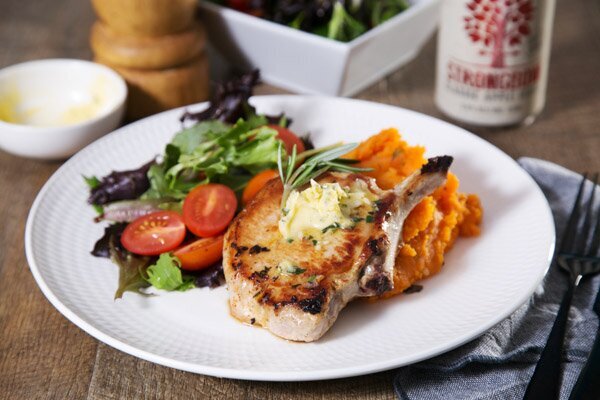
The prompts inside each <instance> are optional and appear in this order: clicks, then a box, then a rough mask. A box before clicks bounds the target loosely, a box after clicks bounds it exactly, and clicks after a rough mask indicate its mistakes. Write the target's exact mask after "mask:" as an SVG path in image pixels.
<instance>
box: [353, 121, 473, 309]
mask: <svg viewBox="0 0 600 400" xmlns="http://www.w3.org/2000/svg"><path fill="white" fill-rule="evenodd" d="M424 153H425V148H424V147H422V146H410V145H409V144H408V143H406V142H405V141H404V140H402V138H401V137H400V134H399V133H398V131H397V130H396V129H393V128H391V129H386V130H383V131H381V132H380V133H379V134H377V135H374V136H372V137H370V138H369V139H367V140H366V141H364V142H363V143H361V144H360V145H359V146H358V147H357V148H356V149H355V150H353V151H352V152H351V153H349V154H348V155H347V157H348V158H354V159H357V160H360V163H359V166H362V167H369V168H373V171H371V172H368V173H366V175H369V176H371V177H373V178H375V179H376V181H377V184H378V185H379V186H380V187H381V188H382V189H390V188H392V187H394V186H395V185H397V184H398V183H400V182H401V181H402V180H403V179H404V178H406V177H407V176H408V175H410V174H411V173H412V172H414V171H415V170H417V169H418V168H420V167H421V165H423V164H425V163H426V161H427V160H426V159H425V157H424ZM458 188H459V180H458V178H457V177H456V175H454V174H452V173H448V180H447V182H446V184H445V185H444V186H442V187H440V188H439V189H438V190H436V191H435V192H434V193H433V195H431V196H429V197H427V198H425V199H424V200H423V201H421V203H420V204H419V205H417V207H415V208H414V209H413V211H412V212H411V213H410V215H409V217H408V218H407V220H406V222H405V225H404V230H403V232H402V236H403V242H404V244H403V245H402V247H401V248H400V249H399V251H398V255H397V257H396V268H395V274H394V289H393V290H392V291H390V292H387V293H385V294H384V295H383V296H382V297H384V298H387V297H391V296H393V295H396V294H398V293H401V292H403V291H404V290H406V289H407V288H409V287H410V286H411V285H412V284H413V283H414V282H416V281H418V280H420V279H423V278H426V277H428V276H431V275H433V274H436V273H437V272H439V271H440V269H441V267H442V265H443V264H444V254H445V253H446V252H447V251H448V250H450V249H451V248H452V245H453V244H454V241H455V240H456V238H457V237H458V236H477V235H479V232H480V225H481V219H482V216H483V209H482V207H481V203H480V201H479V197H477V195H474V194H465V193H460V192H459V191H458Z"/></svg>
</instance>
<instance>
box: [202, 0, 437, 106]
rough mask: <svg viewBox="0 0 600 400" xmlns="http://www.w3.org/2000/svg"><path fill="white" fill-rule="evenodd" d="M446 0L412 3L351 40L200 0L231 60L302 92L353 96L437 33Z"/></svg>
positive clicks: (212, 34) (217, 44)
mask: <svg viewBox="0 0 600 400" xmlns="http://www.w3.org/2000/svg"><path fill="white" fill-rule="evenodd" d="M440 4H441V0H414V1H411V7H410V8H409V9H407V10H406V11H404V12H402V13H400V14H399V15H397V16H395V17H393V18H392V19H390V20H389V21H387V22H385V23H383V24H381V25H379V26H377V27H375V28H373V29H371V30H370V31H369V32H367V33H365V34H363V35H361V36H359V37H358V38H356V39H354V40H353V41H351V42H348V43H342V42H338V41H335V40H331V39H327V38H323V37H320V36H318V35H315V34H312V33H307V32H302V31H299V30H296V29H293V28H289V27H287V26H285V25H280V24H277V23H274V22H271V21H267V20H263V19H260V18H257V17H254V16H251V15H247V14H244V13H241V12H238V11H235V10H232V9H229V8H225V7H221V6H219V5H216V4H213V3H208V2H205V1H204V2H201V3H200V8H201V17H202V20H203V23H204V25H205V27H206V29H207V31H208V35H209V39H210V41H211V44H212V46H213V47H214V48H215V49H216V50H217V51H218V52H219V53H221V54H222V55H223V56H224V57H225V58H226V59H227V60H228V61H229V62H230V63H232V65H234V66H239V67H240V68H246V69H247V68H259V69H260V71H261V77H262V79H263V80H264V81H265V82H267V83H270V84H273V85H275V86H279V87H281V88H284V89H288V90H291V91H294V92H298V93H307V94H324V95H330V96H352V95H354V94H355V93H357V92H359V91H360V90H362V89H364V88H366V87H367V86H369V85H371V84H372V83H374V82H376V81H377V80H379V79H381V78H382V77H384V76H386V75H387V74H389V73H391V72H392V71H394V70H395V69H396V68H398V67H400V66H401V65H404V64H406V63H407V62H409V61H410V60H412V59H413V58H414V57H415V56H416V55H417V54H418V52H419V50H420V49H421V47H422V46H423V45H424V44H425V42H426V41H427V39H428V38H429V37H430V36H431V35H432V34H433V32H434V30H435V28H436V26H437V22H438V15H439V6H440Z"/></svg>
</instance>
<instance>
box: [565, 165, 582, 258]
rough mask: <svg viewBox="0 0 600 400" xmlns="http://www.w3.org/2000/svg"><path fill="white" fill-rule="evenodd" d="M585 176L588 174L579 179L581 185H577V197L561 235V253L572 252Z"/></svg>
mask: <svg viewBox="0 0 600 400" xmlns="http://www.w3.org/2000/svg"><path fill="white" fill-rule="evenodd" d="M587 175H588V174H587V172H586V173H584V174H583V176H582V177H581V184H580V185H579V190H578V191H577V197H576V198H575V203H574V204H573V209H572V210H571V215H570V216H569V222H567V227H566V228H565V231H564V232H563V235H562V239H561V245H560V252H561V253H564V252H571V251H572V248H573V241H574V240H575V232H576V230H577V221H578V220H579V203H580V202H581V196H582V195H583V188H584V187H585V181H586V179H587Z"/></svg>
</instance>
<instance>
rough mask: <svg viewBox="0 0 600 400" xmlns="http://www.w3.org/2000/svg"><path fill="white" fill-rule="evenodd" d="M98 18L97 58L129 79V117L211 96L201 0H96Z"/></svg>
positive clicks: (94, 31) (94, 41) (94, 44)
mask: <svg viewBox="0 0 600 400" xmlns="http://www.w3.org/2000/svg"><path fill="white" fill-rule="evenodd" d="M92 4H93V6H94V9H95V11H96V15H97V16H98V18H99V20H98V21H96V23H94V25H93V26H92V29H91V34H90V44H91V47H92V51H93V53H94V60H95V61H96V62H99V63H101V64H105V65H107V66H109V67H111V68H113V69H114V70H116V71H117V72H118V73H119V74H121V76H122V77H123V78H124V79H125V80H126V81H127V85H128V88H129V98H128V101H127V119H129V120H133V119H138V118H142V117H145V116H148V115H151V114H155V113H158V112H161V111H164V110H168V109H171V108H175V107H180V106H184V105H187V104H192V103H197V102H201V101H204V100H206V99H208V90H209V76H208V61H207V57H206V52H205V44H206V37H205V34H204V29H203V28H202V26H201V25H200V24H199V23H198V21H197V20H196V18H195V16H196V7H197V0H92Z"/></svg>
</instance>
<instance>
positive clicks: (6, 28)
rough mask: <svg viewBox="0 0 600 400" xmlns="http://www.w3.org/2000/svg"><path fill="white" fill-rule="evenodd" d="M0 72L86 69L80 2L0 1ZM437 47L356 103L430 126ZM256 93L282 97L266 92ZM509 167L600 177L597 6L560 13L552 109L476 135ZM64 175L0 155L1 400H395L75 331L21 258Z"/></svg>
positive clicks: (345, 384) (371, 383)
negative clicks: (126, 347)
mask: <svg viewBox="0 0 600 400" xmlns="http://www.w3.org/2000/svg"><path fill="white" fill-rule="evenodd" d="M0 10H1V11H0V43H2V45H1V46H0V68H1V67H5V66H8V65H11V64H15V63H18V62H22V61H26V60H33V59H39V58H49V57H67V58H69V57H71V58H83V59H89V58H91V53H90V50H89V48H88V41H87V37H88V30H89V27H90V25H91V23H92V21H93V19H94V15H93V13H92V10H91V7H90V4H89V2H87V1H84V0H53V1H44V2H41V1H18V0H0ZM434 65H435V41H434V40H431V41H430V42H429V43H428V45H427V46H426V47H425V48H424V49H423V51H422V53H421V54H420V55H419V56H418V58H417V59H416V60H414V61H413V62H411V63H410V64H409V65H407V66H406V67H404V68H402V69H401V70H399V71H397V72H395V73H394V74H392V75H390V76H389V77H387V78H386V79H384V80H382V81H380V82H378V83H376V84H375V85H373V86H372V87H370V88H368V89H367V90H365V91H363V92H362V93H360V94H359V95H358V96H357V97H358V98H361V99H367V100H373V101H377V102H381V103H387V104H393V105H398V106H402V107H406V108H410V109H413V110H417V111H420V112H423V113H426V114H430V115H433V116H436V117H441V118H443V116H442V115H441V114H440V113H439V111H438V110H437V109H436V108H435V106H434V104H433V85H434V80H433V76H434ZM258 92H259V93H261V94H264V93H276V92H281V91H280V90H278V89H276V88H272V87H269V86H266V85H263V86H261V87H260V88H259V90H258ZM473 131H474V132H475V133H477V134H479V135H480V136H481V137H483V138H485V139H486V140H488V141H490V142H492V143H493V144H495V145H496V146H498V147H499V148H501V149H502V150H504V151H505V152H506V153H508V154H510V155H511V156H513V157H519V156H533V157H539V158H544V159H547V160H551V161H554V162H556V163H559V164H562V165H564V166H566V167H568V168H571V169H575V170H579V171H583V170H596V171H598V170H600V2H598V0H571V1H561V2H559V5H558V9H557V16H556V23H555V30H554V39H553V46H552V61H551V68H550V82H549V89H548V101H547V107H546V110H545V112H544V113H543V114H542V115H541V116H540V117H539V119H538V120H537V122H536V123H534V124H533V125H531V126H528V127H519V128H513V129H498V130H489V129H473ZM59 166H60V163H58V162H41V161H33V160H27V159H23V158H18V157H15V156H12V155H10V154H7V153H4V152H2V151H0V221H1V224H2V229H1V230H0V399H11V400H14V399H82V398H87V399H140V398H145V399H154V398H157V399H175V398H181V399H184V398H186V399H187V398H199V399H204V398H215V399H236V400H240V399H342V400H343V399H373V400H375V399H377V400H380V399H392V398H395V396H394V392H393V388H392V377H393V374H394V373H393V371H390V372H382V373H378V374H373V375H368V376H363V377H357V378H351V379H339V380H333V381H325V382H317V383H265V382H246V381H238V380H231V379H219V378H212V377H208V376H202V375H194V374H191V373H187V372H182V371H178V370H175V369H171V368H167V367H162V366H159V365H156V364H152V363H150V362H146V361H142V360H140V359H137V358H135V357H132V356H129V355H126V354H124V353H122V352H120V351H118V350H115V349H113V348H111V347H109V346H107V345H105V344H103V343H101V342H99V341H97V340H96V339H94V338H92V337H91V336H89V335H88V334H86V333H85V332H83V331H82V330H81V329H79V328H77V327H76V326H75V325H73V324H72V323H71V322H69V321H68V320H67V319H66V318H65V317H63V316H62V315H61V314H60V313H59V312H58V311H56V310H55V309H54V308H53V307H52V306H51V305H50V303H49V302H48V301H47V300H46V299H45V298H44V296H43V295H42V293H41V291H40V290H39V288H38V287H37V285H36V283H35V282H34V280H33V277H32V275H31V272H30V271H29V268H28V266H27V261H26V259H25V253H24V248H23V235H24V226H25V221H26V218H27V213H28V211H29V207H30V206H31V203H32V202H33V200H34V197H35V195H36V194H37V192H38V191H39V190H40V188H41V187H42V185H43V184H44V183H45V182H46V180H47V179H48V178H49V177H50V176H51V175H52V173H53V172H54V171H55V170H56V169H57V168H58V167H59Z"/></svg>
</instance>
